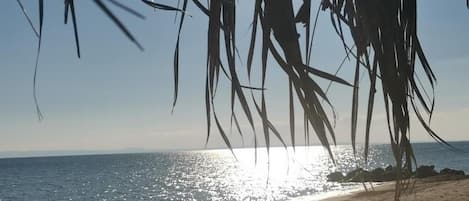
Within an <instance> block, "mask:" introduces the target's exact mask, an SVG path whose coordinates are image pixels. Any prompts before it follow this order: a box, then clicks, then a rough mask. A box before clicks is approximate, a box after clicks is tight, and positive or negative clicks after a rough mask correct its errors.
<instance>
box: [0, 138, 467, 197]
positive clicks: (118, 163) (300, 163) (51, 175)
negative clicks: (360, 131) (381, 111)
mask: <svg viewBox="0 0 469 201" xmlns="http://www.w3.org/2000/svg"><path fill="white" fill-rule="evenodd" d="M454 145H455V146H457V147H458V148H460V149H462V150H465V151H467V152H469V143H468V142H458V143H454ZM414 148H415V152H416V155H417V159H418V163H419V165H424V164H433V165H435V166H436V168H437V169H442V168H445V167H450V168H455V169H462V170H464V171H466V172H469V155H468V154H462V153H454V152H451V151H448V150H447V149H445V148H444V147H442V146H440V145H437V144H435V143H421V144H415V146H414ZM235 153H236V156H237V159H238V160H236V159H235V158H234V157H233V155H232V154H231V153H230V152H229V151H228V150H207V151H187V152H164V153H143V154H114V155H88V156H63V157H35V158H10V159H0V200H1V201H5V200H27V201H33V200H39V201H46V200H86V201H88V200H294V199H296V198H300V197H302V196H307V195H317V194H321V193H325V192H330V191H336V190H343V189H352V188H356V185H357V184H352V183H343V184H341V183H335V182H326V175H327V174H328V173H330V172H331V171H336V170H339V171H349V170H351V169H353V168H355V167H356V164H357V163H356V159H355V157H354V156H353V154H352V151H351V148H350V146H348V145H343V146H342V145H341V146H337V147H335V148H334V153H335V156H336V159H337V161H338V164H337V165H334V164H333V163H332V162H331V160H330V158H329V157H328V154H327V152H325V151H324V150H323V148H321V147H314V146H313V147H309V148H306V147H297V149H296V151H295V152H293V151H292V149H289V150H288V151H286V150H285V149H283V148H272V149H271V153H270V157H268V156H267V154H266V151H265V149H258V159H257V163H256V162H255V161H254V159H255V157H254V153H255V152H254V150H253V149H236V150H235ZM390 157H391V155H390V150H389V147H388V146H386V145H373V146H372V147H371V155H370V158H371V160H370V164H369V167H370V168H373V167H383V166H387V165H388V164H393V160H392V158H390ZM359 160H360V159H359ZM268 161H269V163H270V165H268Z"/></svg>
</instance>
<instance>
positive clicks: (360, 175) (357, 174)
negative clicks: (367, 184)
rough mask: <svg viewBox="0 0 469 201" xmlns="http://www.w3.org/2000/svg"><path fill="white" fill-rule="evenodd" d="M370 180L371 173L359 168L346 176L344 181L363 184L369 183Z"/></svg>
mask: <svg viewBox="0 0 469 201" xmlns="http://www.w3.org/2000/svg"><path fill="white" fill-rule="evenodd" d="M369 178H370V172H368V171H366V170H363V169H362V168H357V169H355V170H352V171H351V172H349V173H347V175H345V178H344V180H345V181H350V182H362V181H367V180H368V179H369Z"/></svg>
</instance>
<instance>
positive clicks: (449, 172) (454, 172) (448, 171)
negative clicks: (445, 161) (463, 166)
mask: <svg viewBox="0 0 469 201" xmlns="http://www.w3.org/2000/svg"><path fill="white" fill-rule="evenodd" d="M440 175H460V176H465V175H466V174H465V173H464V171H462V170H453V169H450V168H445V169H442V170H441V171H440Z"/></svg>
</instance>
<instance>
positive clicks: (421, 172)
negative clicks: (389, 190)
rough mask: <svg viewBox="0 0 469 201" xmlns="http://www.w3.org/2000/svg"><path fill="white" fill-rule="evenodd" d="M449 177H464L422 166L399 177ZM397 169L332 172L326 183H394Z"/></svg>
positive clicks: (360, 169) (453, 172)
mask: <svg viewBox="0 0 469 201" xmlns="http://www.w3.org/2000/svg"><path fill="white" fill-rule="evenodd" d="M437 175H439V176H450V177H457V178H460V177H465V173H464V171H462V170H454V169H450V168H445V169H442V170H441V171H440V173H438V172H437V171H435V166H434V165H430V166H426V165H422V166H420V167H418V168H417V170H416V172H414V173H410V172H407V171H404V172H403V173H402V175H401V178H402V179H408V178H410V177H412V176H415V177H416V178H427V177H432V176H437ZM396 176H397V169H396V168H395V167H393V166H391V165H389V166H387V167H386V168H385V169H383V168H376V169H373V170H371V171H367V170H364V169H362V168H357V169H354V170H352V171H350V172H348V173H347V174H345V176H344V174H343V173H342V172H333V173H331V174H329V175H327V180H328V181H334V182H385V181H394V180H396Z"/></svg>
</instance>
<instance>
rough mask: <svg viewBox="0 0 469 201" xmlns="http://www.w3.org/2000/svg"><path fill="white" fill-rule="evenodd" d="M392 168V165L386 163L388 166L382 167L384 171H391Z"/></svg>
mask: <svg viewBox="0 0 469 201" xmlns="http://www.w3.org/2000/svg"><path fill="white" fill-rule="evenodd" d="M393 170H394V168H393V167H392V165H388V167H386V169H384V171H386V172H390V171H393Z"/></svg>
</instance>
